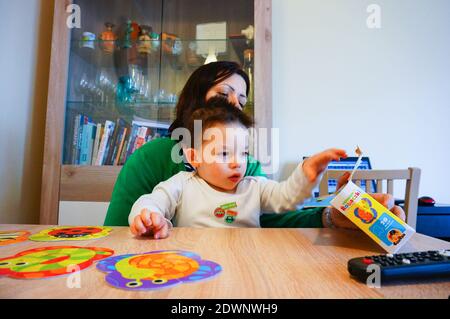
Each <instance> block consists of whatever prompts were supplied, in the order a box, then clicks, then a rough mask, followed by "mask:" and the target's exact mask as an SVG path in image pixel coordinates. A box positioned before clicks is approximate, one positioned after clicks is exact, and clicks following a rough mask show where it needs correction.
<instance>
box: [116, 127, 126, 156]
mask: <svg viewBox="0 0 450 319" xmlns="http://www.w3.org/2000/svg"><path fill="white" fill-rule="evenodd" d="M127 131H128V128H127V127H124V128H123V131H122V132H121V134H119V139H118V141H120V142H119V148H118V149H117V152H116V155H115V158H114V163H113V165H119V161H120V157H121V155H122V149H123V145H124V144H125V139H126V137H127Z"/></svg>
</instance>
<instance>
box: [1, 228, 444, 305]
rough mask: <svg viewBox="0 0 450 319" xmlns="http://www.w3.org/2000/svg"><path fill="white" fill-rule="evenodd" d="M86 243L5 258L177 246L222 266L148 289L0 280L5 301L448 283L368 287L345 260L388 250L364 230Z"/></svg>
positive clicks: (423, 239) (294, 293) (415, 293)
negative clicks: (207, 275)
mask: <svg viewBox="0 0 450 319" xmlns="http://www.w3.org/2000/svg"><path fill="white" fill-rule="evenodd" d="M48 227H51V226H42V225H39V226H38V225H0V230H29V231H30V232H32V233H35V232H37V231H39V230H42V229H46V228H48ZM113 229H114V230H113V231H112V232H111V234H110V235H109V236H108V237H104V238H99V239H95V240H87V241H76V242H74V241H64V242H51V243H49V242H32V241H25V242H22V243H17V244H13V245H8V246H3V247H0V257H7V256H11V255H14V254H16V253H18V252H20V251H23V250H27V249H31V248H37V247H44V246H63V245H76V246H96V247H105V248H111V249H113V250H114V251H115V254H116V255H120V254H126V253H143V252H149V251H155V250H166V249H178V250H187V251H192V252H195V253H197V254H199V255H200V256H201V257H202V258H203V259H207V260H211V261H215V262H217V263H219V264H220V265H221V266H222V268H223V270H222V272H221V273H220V274H219V275H218V276H216V277H214V278H212V279H209V280H206V281H201V282H196V283H188V284H181V285H178V286H175V287H173V288H166V289H161V290H152V291H145V292H137V291H125V290H121V289H117V288H113V287H111V286H109V285H108V284H107V283H106V281H105V280H104V277H105V273H103V272H101V271H99V270H97V269H96V268H95V266H91V267H89V268H87V269H85V270H82V271H81V273H80V279H81V287H80V288H68V285H67V281H68V278H70V277H68V276H60V277H53V278H47V279H33V280H30V279H28V280H22V279H13V278H9V277H4V278H0V298H173V299H178V298H192V299H197V298H219V299H227V298H255V299H259V298H448V297H449V295H450V280H449V279H442V278H441V279H439V278H435V279H427V280H426V281H420V282H415V281H406V282H401V283H397V284H395V285H393V284H387V285H382V287H381V288H369V287H368V286H366V285H365V284H363V283H360V282H358V281H356V280H355V279H353V278H351V277H350V275H349V273H348V271H347V261H348V260H349V259H351V258H354V257H360V256H366V255H373V254H380V253H383V251H382V250H381V249H380V248H379V247H378V246H377V245H376V244H375V243H374V242H372V241H371V240H370V239H369V238H368V237H367V236H366V235H365V234H364V233H362V232H360V231H351V230H333V229H275V228H272V229H269V228H263V229H244V228H239V229H212V228H205V229H199V228H175V229H174V230H173V232H172V234H171V235H170V237H169V238H167V239H164V240H151V239H137V238H134V237H133V235H132V234H131V233H130V231H129V229H128V228H127V227H113ZM431 249H450V242H445V241H441V240H438V239H434V238H431V237H428V236H425V235H421V234H415V235H414V236H413V238H412V239H411V240H410V241H409V242H408V243H407V244H405V246H404V247H403V248H402V250H401V252H411V251H415V250H431Z"/></svg>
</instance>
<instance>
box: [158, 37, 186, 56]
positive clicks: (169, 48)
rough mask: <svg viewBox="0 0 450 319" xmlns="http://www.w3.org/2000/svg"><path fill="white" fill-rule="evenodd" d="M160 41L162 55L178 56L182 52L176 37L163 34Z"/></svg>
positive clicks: (181, 46) (179, 41)
mask: <svg viewBox="0 0 450 319" xmlns="http://www.w3.org/2000/svg"><path fill="white" fill-rule="evenodd" d="M161 39H162V49H163V52H164V53H168V54H173V55H180V54H181V52H183V44H182V43H181V40H180V38H178V37H177V36H176V35H174V34H170V33H166V32H163V34H162V38H161Z"/></svg>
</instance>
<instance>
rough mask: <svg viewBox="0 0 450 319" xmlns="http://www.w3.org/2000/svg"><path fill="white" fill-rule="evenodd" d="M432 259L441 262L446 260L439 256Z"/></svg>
mask: <svg viewBox="0 0 450 319" xmlns="http://www.w3.org/2000/svg"><path fill="white" fill-rule="evenodd" d="M430 259H431V260H432V261H441V260H444V257H442V256H439V255H437V256H432V257H431V258H430Z"/></svg>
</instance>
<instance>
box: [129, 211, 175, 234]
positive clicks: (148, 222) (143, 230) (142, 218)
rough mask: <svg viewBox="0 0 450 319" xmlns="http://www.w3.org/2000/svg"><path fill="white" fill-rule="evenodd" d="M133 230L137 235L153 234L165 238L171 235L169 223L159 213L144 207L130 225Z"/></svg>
mask: <svg viewBox="0 0 450 319" xmlns="http://www.w3.org/2000/svg"><path fill="white" fill-rule="evenodd" d="M130 228H131V232H132V233H133V234H134V235H137V236H153V238H155V239H163V238H167V237H168V236H169V223H168V222H167V220H166V219H165V218H164V217H163V216H161V214H158V213H152V212H150V211H149V210H148V209H143V210H142V211H141V213H140V214H139V215H138V216H136V217H135V218H134V221H133V223H132V224H131V225H130Z"/></svg>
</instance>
